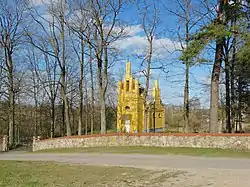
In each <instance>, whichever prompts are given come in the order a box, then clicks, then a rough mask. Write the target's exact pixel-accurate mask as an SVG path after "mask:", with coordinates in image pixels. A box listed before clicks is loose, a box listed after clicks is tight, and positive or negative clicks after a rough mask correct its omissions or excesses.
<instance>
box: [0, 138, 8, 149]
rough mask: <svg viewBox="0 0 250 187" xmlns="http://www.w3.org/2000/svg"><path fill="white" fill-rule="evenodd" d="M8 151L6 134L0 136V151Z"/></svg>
mask: <svg viewBox="0 0 250 187" xmlns="http://www.w3.org/2000/svg"><path fill="white" fill-rule="evenodd" d="M5 151H8V136H6V135H4V136H0V152H5Z"/></svg>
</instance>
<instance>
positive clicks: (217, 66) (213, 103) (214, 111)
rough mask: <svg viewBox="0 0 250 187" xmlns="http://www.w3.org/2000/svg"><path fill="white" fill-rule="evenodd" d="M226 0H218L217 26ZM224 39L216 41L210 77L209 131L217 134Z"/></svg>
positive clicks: (221, 22)
mask: <svg viewBox="0 0 250 187" xmlns="http://www.w3.org/2000/svg"><path fill="white" fill-rule="evenodd" d="M226 3H227V0H219V10H218V17H217V24H219V25H221V24H223V9H224V5H225V4H226ZM224 41H225V39H224V38H217V39H216V49H215V60H214V65H213V71H212V76H211V95H210V124H209V131H210V132H211V133H218V132H219V128H218V98H219V80H220V70H221V64H222V59H223V45H224Z"/></svg>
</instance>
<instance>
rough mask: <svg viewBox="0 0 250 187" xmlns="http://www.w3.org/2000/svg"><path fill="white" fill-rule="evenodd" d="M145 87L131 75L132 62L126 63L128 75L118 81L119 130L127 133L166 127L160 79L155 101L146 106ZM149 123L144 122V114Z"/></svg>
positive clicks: (160, 130) (155, 90)
mask: <svg viewBox="0 0 250 187" xmlns="http://www.w3.org/2000/svg"><path fill="white" fill-rule="evenodd" d="M143 91H144V88H143V87H141V86H140V84H139V82H138V80H136V79H135V78H134V77H133V76H132V75H131V63H130V62H127V64H126V75H125V77H124V79H123V80H122V81H119V82H118V106H117V131H118V132H127V133H137V132H139V133H140V132H162V131H164V128H165V107H164V104H163V103H162V101H161V98H160V88H159V84H158V81H157V80H156V81H155V85H154V87H153V92H152V96H153V101H151V102H149V101H147V102H146V103H147V106H146V107H147V108H146V110H145V108H144V97H143ZM145 114H146V116H147V123H144V120H145V119H144V115H145Z"/></svg>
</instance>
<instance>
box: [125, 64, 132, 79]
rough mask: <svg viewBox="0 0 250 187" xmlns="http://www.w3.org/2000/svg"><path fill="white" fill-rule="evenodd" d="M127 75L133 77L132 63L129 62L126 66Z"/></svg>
mask: <svg viewBox="0 0 250 187" xmlns="http://www.w3.org/2000/svg"><path fill="white" fill-rule="evenodd" d="M126 75H127V76H128V75H129V76H130V75H131V63H130V62H129V61H128V62H127V64H126Z"/></svg>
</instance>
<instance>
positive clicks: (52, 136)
mask: <svg viewBox="0 0 250 187" xmlns="http://www.w3.org/2000/svg"><path fill="white" fill-rule="evenodd" d="M50 116H51V120H50V138H54V136H55V100H54V99H51V109H50Z"/></svg>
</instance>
